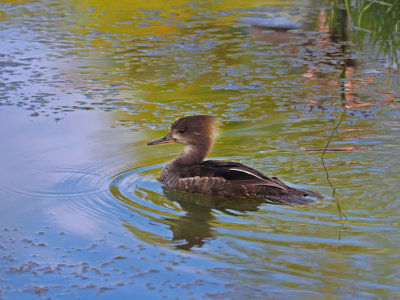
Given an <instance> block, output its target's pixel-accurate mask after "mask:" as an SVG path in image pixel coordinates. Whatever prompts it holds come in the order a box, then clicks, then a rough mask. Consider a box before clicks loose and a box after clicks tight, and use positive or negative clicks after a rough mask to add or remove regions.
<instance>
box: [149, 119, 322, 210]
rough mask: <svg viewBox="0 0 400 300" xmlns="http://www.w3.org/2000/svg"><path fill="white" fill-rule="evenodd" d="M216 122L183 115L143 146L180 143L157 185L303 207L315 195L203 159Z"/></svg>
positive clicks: (236, 165)
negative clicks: (158, 137) (261, 199)
mask: <svg viewBox="0 0 400 300" xmlns="http://www.w3.org/2000/svg"><path fill="white" fill-rule="evenodd" d="M216 128H217V126H216V120H215V118H214V117H212V116H207V115H195V116H187V117H183V118H180V119H178V120H177V121H175V122H174V123H173V124H172V126H171V130H170V132H169V133H168V134H167V135H166V136H164V137H162V138H160V139H158V140H154V141H151V142H149V143H147V145H156V144H164V143H173V142H177V143H181V144H184V145H186V147H185V149H184V150H183V152H182V153H181V154H180V155H179V156H178V157H177V158H175V159H174V160H172V161H171V162H169V163H168V164H167V165H166V166H165V167H164V169H163V170H162V172H161V182H162V183H163V184H164V185H165V186H166V187H168V188H171V189H176V190H181V191H186V192H190V193H200V194H206V195H215V196H225V197H240V198H243V197H257V198H264V199H266V200H268V201H271V202H275V203H282V204H305V203H309V202H310V199H307V198H305V197H307V196H312V197H318V198H320V197H321V196H320V195H319V194H318V193H315V192H311V191H307V190H303V189H297V188H293V187H290V186H287V185H286V184H285V183H283V182H282V181H280V180H279V179H278V178H276V177H267V176H265V175H264V174H263V173H261V172H259V171H257V170H255V169H252V168H250V167H247V166H245V165H243V164H240V163H235V162H223V161H218V160H206V161H204V158H205V157H206V155H207V154H208V152H209V151H210V149H211V147H212V145H213V143H214V140H215V135H216Z"/></svg>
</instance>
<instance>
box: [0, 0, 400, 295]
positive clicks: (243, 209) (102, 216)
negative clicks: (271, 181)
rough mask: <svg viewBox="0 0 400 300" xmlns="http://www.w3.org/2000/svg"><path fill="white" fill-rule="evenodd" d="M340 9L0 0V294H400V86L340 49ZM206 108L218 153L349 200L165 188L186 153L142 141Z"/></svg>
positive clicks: (343, 41) (289, 4)
mask: <svg viewBox="0 0 400 300" xmlns="http://www.w3.org/2000/svg"><path fill="white" fill-rule="evenodd" d="M371 3H372V2H371ZM382 3H383V2H382V1H381V2H380V4H379V5H382ZM371 5H372V7H373V6H375V5H378V2H374V3H373V4H371ZM381 8H382V7H381ZM337 12H338V16H340V18H339V19H338V20H341V22H340V24H341V25H340V26H342V27H340V28H341V29H340V30H342V29H343V24H345V23H344V22H342V21H345V20H343V18H345V16H344V15H343V12H342V11H337ZM371 12H373V10H371ZM330 15H331V13H330V12H329V11H328V10H327V9H326V8H323V7H321V3H320V2H318V1H306V2H304V1H295V0H290V1H284V2H282V1H261V2H260V1H258V0H249V1H229V0H227V1H218V2H216V1H211V2H190V1H189V2H188V1H185V0H178V1H174V2H173V3H172V2H171V3H167V2H165V1H147V2H143V1H129V0H122V1H118V2H116V1H114V2H109V1H96V0H88V1H52V0H44V1H14V0H7V1H3V2H2V3H1V4H0V38H1V41H2V45H1V48H2V50H3V53H1V57H2V61H3V62H1V63H0V67H2V69H1V70H0V79H1V80H0V81H1V84H0V123H1V126H0V141H1V151H0V161H1V170H0V173H1V174H0V176H1V178H0V198H1V199H2V201H0V205H1V209H0V211H1V213H2V215H1V216H0V220H1V221H0V222H1V226H2V227H1V228H0V272H1V274H0V290H1V295H0V298H1V297H4V298H15V299H19V298H24V299H25V298H28V299H29V297H36V296H35V295H42V296H44V297H47V298H59V297H63V298H65V297H67V298H68V297H69V298H72V297H73V298H85V299H90V298H93V297H102V296H103V295H104V298H120V299H127V298H129V297H132V289H134V290H135V295H136V296H137V297H138V298H143V299H144V298H149V297H152V298H156V299H160V298H171V297H175V298H185V299H190V298H193V297H198V298H202V299H203V298H204V299H207V298H212V299H215V298H248V297H252V298H259V299H265V298H278V299H280V298H281V299H285V298H289V297H292V298H296V299H297V298H300V299H301V298H306V297H307V298H312V297H314V298H321V297H322V298H324V297H325V298H329V297H353V298H357V297H358V298H368V297H372V298H373V297H375V298H376V297H377V298H379V297H384V298H396V297H398V295H400V294H399V293H400V291H399V286H400V285H399V278H400V276H399V275H400V274H399V270H398V267H397V266H398V265H399V259H398V258H399V256H398V249H399V248H400V240H399V234H398V232H399V228H400V223H399V218H398V215H399V208H400V200H399V196H398V195H399V185H398V182H399V180H400V178H399V174H400V170H399V166H400V162H399V155H398V149H399V141H400V139H399V132H400V123H399V121H398V120H399V119H400V114H399V109H398V108H399V105H398V101H397V99H398V95H399V94H400V91H399V87H400V82H399V73H398V72H394V71H393V70H388V69H386V66H385V65H384V64H383V63H382V61H378V63H375V62H373V61H371V60H370V59H369V58H368V56H369V55H370V54H371V53H374V52H373V51H371V49H372V48H373V47H372V46H371V45H365V48H364V50H363V51H361V52H360V51H358V50H357V48H356V47H354V46H353V45H352V44H351V41H349V38H348V36H346V35H345V34H346V32H341V31H339V32H338V33H337V34H336V35H337V37H335V36H334V35H333V36H332V33H333V31H331V28H330V27H329V26H327V25H326V24H325V20H326V19H327V17H329V16H330ZM260 16H261V17H263V19H261V20H260V19H257V20H254V19H253V20H250V21H249V20H248V19H247V21H246V20H245V21H243V20H242V19H241V18H242V17H250V18H252V17H260ZM265 16H268V18H271V17H282V16H285V18H289V19H291V20H294V21H293V22H295V23H293V24H287V22H286V20H284V19H283V20H282V19H278V20H280V21H284V24H286V26H283V27H285V28H284V29H285V31H282V29H281V31H277V30H276V28H274V26H271V24H268V22H270V21H271V20H268V18H264V17H265ZM288 16H289V17H288ZM378 17H381V16H378ZM255 21H257V22H256V23H255ZM394 21H395V22H397V19H396V20H394ZM253 23H254V24H253ZM298 24H301V25H300V26H298ZM382 24H383V23H382ZM266 25H267V26H266ZM278 25H279V24H278ZM280 26H281V25H280ZM266 27H268V28H266ZM275 27H276V26H275ZM278 27H279V26H278ZM281 27H282V26H281ZM355 59H357V61H355ZM352 60H353V61H352ZM310 107H312V109H310ZM339 110H340V112H341V113H342V117H343V118H342V120H341V121H342V122H341V124H340V126H338V127H337V130H334V128H335V127H336V125H337V124H339V123H338V120H340V119H341V118H340V116H339ZM16 111H17V112H18V113H15V112H16ZM200 113H205V114H213V115H215V116H217V117H218V119H220V120H221V121H222V130H221V135H220V138H219V139H218V141H217V143H216V145H215V148H214V149H213V151H212V153H211V156H212V157H215V158H217V157H218V158H221V157H224V158H226V160H235V161H239V162H243V163H246V164H248V165H249V166H252V167H254V168H256V169H259V170H261V171H263V172H265V173H266V174H274V175H277V176H278V177H280V178H282V179H284V180H287V181H289V182H293V183H294V184H296V183H299V182H307V183H309V185H310V186H307V187H306V186H304V188H311V186H313V187H317V189H318V190H319V191H321V192H322V193H324V194H328V195H331V194H332V198H333V199H328V200H327V201H322V202H320V203H316V204H314V205H310V206H300V207H286V206H278V205H269V204H265V203H260V202H258V201H256V200H254V201H253V199H248V200H243V201H237V202H236V201H227V200H226V199H225V200H221V199H219V200H217V199H207V198H204V197H198V196H197V195H196V196H195V199H187V195H182V194H180V193H179V192H178V193H179V194H175V193H174V192H173V191H166V190H163V189H162V187H161V185H160V183H159V181H158V180H157V177H158V176H159V173H160V168H161V167H162V164H164V163H165V162H167V161H169V160H170V159H171V158H172V157H174V156H175V154H176V153H177V152H179V151H180V150H181V149H180V148H179V149H178V148H177V147H176V148H174V147H170V148H168V149H152V150H151V152H149V149H148V148H146V147H145V141H148V140H150V139H152V138H155V137H157V136H159V135H161V134H162V133H164V131H163V130H165V129H166V126H167V125H166V124H169V123H170V122H172V121H173V120H175V119H176V118H177V117H180V116H182V115H189V114H200ZM55 121H56V122H55ZM159 131H160V132H159ZM161 131H163V132H161ZM329 136H332V140H331V144H330V145H329V147H328V149H327V151H326V153H325V156H324V158H323V164H321V153H322V152H323V151H324V149H325V148H326V145H327V142H328V139H329ZM310 149H312V150H314V151H305V150H310ZM329 150H336V151H329ZM343 150H347V151H343ZM297 180H298V181H297ZM296 181H297V182H296ZM247 201H248V202H247ZM339 204H340V205H339ZM344 213H345V216H344V215H343V214H344ZM182 249H186V250H185V251H181V250H182ZM187 250H190V251H187ZM39 277H40V280H39V281H38V278H39ZM103 293H105V294H103ZM344 295H346V296H344ZM349 295H350V296H349Z"/></svg>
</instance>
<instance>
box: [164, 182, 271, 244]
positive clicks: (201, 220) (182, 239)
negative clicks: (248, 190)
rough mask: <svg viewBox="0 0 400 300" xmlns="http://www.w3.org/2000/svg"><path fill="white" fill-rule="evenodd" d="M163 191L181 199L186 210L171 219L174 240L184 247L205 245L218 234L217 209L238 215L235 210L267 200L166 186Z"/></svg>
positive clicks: (180, 201)
mask: <svg viewBox="0 0 400 300" xmlns="http://www.w3.org/2000/svg"><path fill="white" fill-rule="evenodd" d="M163 193H164V196H165V197H166V198H167V199H168V200H170V201H173V202H177V203H179V205H180V206H181V208H182V209H183V210H184V211H185V212H186V214H185V215H183V216H180V217H178V218H176V219H172V218H168V219H167V220H168V223H169V224H171V225H170V229H171V231H172V234H173V237H172V242H174V243H175V244H176V248H178V249H182V250H190V249H191V248H192V247H194V246H197V247H201V246H203V245H204V243H205V241H206V239H212V238H213V237H214V234H213V229H212V225H211V222H212V221H213V220H214V219H215V217H214V215H213V213H212V211H213V210H219V211H222V212H224V213H226V214H230V215H235V211H236V212H245V211H256V210H257V209H258V206H259V205H260V204H261V203H264V202H265V200H264V199H255V198H244V199H242V198H239V199H238V198H223V197H213V196H205V195H198V194H191V193H185V192H180V191H175V190H171V189H168V188H165V187H163Z"/></svg>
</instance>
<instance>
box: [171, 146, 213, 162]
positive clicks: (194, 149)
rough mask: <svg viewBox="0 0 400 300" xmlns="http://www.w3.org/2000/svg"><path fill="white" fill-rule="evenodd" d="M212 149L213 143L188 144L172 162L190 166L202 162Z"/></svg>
mask: <svg viewBox="0 0 400 300" xmlns="http://www.w3.org/2000/svg"><path fill="white" fill-rule="evenodd" d="M210 149H211V145H204V146H203V145H195V146H194V145H188V146H186V147H185V149H183V151H182V153H181V154H180V155H179V156H178V157H177V158H175V159H174V160H173V161H172V162H171V163H173V164H174V165H178V166H190V165H196V164H199V163H201V162H202V161H203V160H204V158H205V157H206V156H207V154H208V152H209V151H210Z"/></svg>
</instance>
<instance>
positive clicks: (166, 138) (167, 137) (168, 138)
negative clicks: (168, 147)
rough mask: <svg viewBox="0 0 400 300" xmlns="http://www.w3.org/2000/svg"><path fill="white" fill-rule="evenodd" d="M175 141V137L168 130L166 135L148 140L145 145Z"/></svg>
mask: <svg viewBox="0 0 400 300" xmlns="http://www.w3.org/2000/svg"><path fill="white" fill-rule="evenodd" d="M175 142H176V139H174V138H173V137H172V135H171V132H170V133H168V134H167V135H166V136H164V137H162V138H161V139H158V140H154V141H150V142H148V143H147V146H151V145H158V144H168V143H175Z"/></svg>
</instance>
